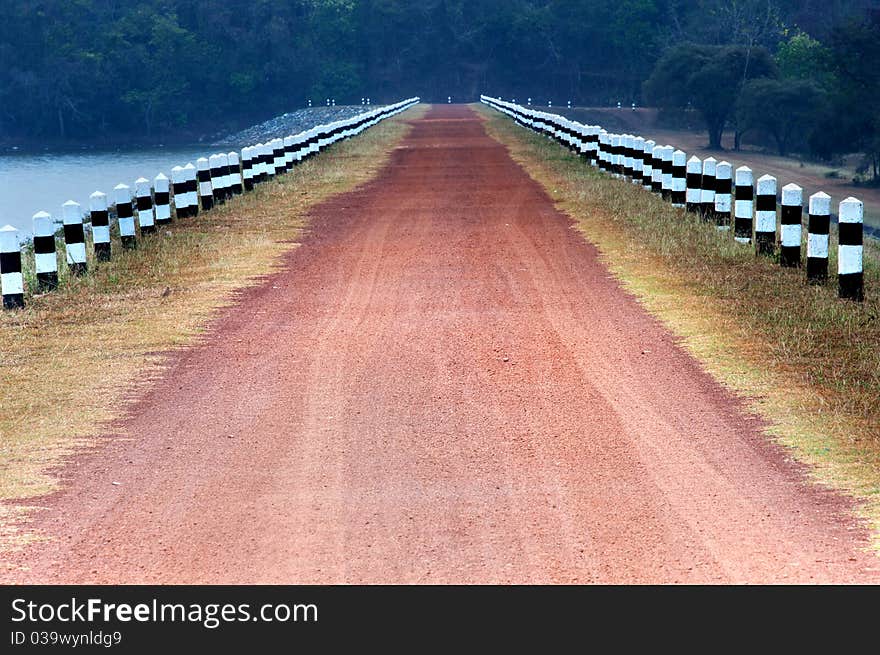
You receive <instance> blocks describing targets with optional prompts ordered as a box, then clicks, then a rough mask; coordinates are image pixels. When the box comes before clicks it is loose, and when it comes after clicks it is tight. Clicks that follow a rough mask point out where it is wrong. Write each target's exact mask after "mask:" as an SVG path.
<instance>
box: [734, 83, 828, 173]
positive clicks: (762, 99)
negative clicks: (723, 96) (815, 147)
mask: <svg viewBox="0 0 880 655" xmlns="http://www.w3.org/2000/svg"><path fill="white" fill-rule="evenodd" d="M826 102H827V100H826V94H825V93H824V92H823V91H822V90H821V89H820V88H819V87H818V86H817V85H816V84H815V83H814V82H812V81H811V80H805V79H771V78H762V79H756V80H750V81H748V82H746V83H745V84H744V85H743V89H742V93H741V94H740V97H739V100H738V102H737V125H738V126H739V128H740V130H742V131H745V130H746V129H753V128H758V129H763V130H765V131H767V132H768V133H769V134H770V135H772V137H773V140H774V141H775V142H776V148H777V150H778V151H779V154H780V155H783V156H784V155H787V154H788V153H789V152H790V151H791V150H792V149H793V148H803V147H804V146H805V144H807V143H808V142H809V139H810V137H811V136H812V132H813V130H814V129H815V127H816V125H817V124H819V123H820V122H821V120H823V119H824V117H825V116H826V115H827V111H826Z"/></svg>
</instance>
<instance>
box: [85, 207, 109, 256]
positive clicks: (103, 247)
mask: <svg viewBox="0 0 880 655" xmlns="http://www.w3.org/2000/svg"><path fill="white" fill-rule="evenodd" d="M89 215H90V218H91V221H92V244H93V247H94V249H95V259H96V260H98V261H99V262H109V261H110V255H111V247H110V212H109V211H108V209H107V195H106V194H104V193H101V192H100V191H95V192H94V193H93V194H92V195H90V196H89Z"/></svg>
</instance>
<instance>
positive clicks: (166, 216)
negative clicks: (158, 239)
mask: <svg viewBox="0 0 880 655" xmlns="http://www.w3.org/2000/svg"><path fill="white" fill-rule="evenodd" d="M168 189H169V187H168V178H167V177H165V174H164V173H159V174H158V175H157V176H156V177H155V178H154V179H153V192H154V195H155V198H154V202H155V204H156V225H158V226H159V227H162V226H163V225H168V224H169V223H170V222H171V194H170V193H169V191H168Z"/></svg>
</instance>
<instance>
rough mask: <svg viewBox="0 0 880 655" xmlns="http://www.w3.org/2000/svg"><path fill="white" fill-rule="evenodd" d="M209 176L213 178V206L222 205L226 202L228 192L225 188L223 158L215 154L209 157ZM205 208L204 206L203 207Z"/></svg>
mask: <svg viewBox="0 0 880 655" xmlns="http://www.w3.org/2000/svg"><path fill="white" fill-rule="evenodd" d="M208 167H209V176H210V178H211V196H212V198H213V202H212V203H211V204H212V206H213V205H222V204H223V203H224V202H226V190H225V189H224V188H223V183H224V179H223V177H224V176H223V158H222V157H221V156H220V155H219V154H218V153H214V154H213V155H211V156H210V157H208ZM203 206H204V205H203Z"/></svg>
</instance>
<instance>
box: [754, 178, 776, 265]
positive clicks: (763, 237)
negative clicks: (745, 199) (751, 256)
mask: <svg viewBox="0 0 880 655" xmlns="http://www.w3.org/2000/svg"><path fill="white" fill-rule="evenodd" d="M755 252H757V253H758V254H759V255H771V256H772V255H775V254H776V178H775V177H773V176H772V175H762V176H761V177H759V178H758V183H757V185H756V192H755Z"/></svg>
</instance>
